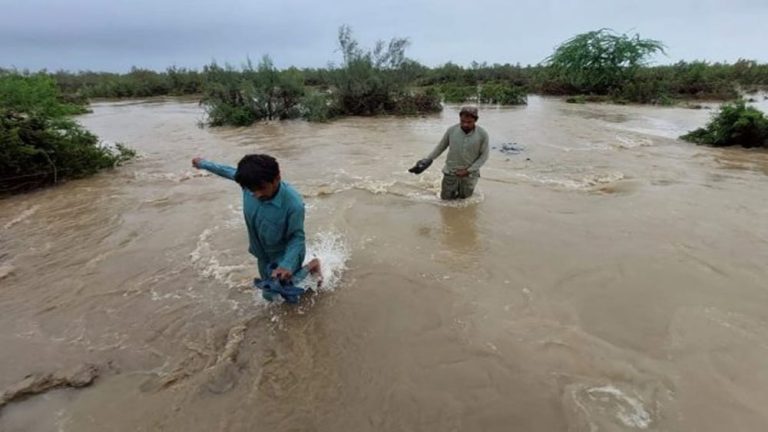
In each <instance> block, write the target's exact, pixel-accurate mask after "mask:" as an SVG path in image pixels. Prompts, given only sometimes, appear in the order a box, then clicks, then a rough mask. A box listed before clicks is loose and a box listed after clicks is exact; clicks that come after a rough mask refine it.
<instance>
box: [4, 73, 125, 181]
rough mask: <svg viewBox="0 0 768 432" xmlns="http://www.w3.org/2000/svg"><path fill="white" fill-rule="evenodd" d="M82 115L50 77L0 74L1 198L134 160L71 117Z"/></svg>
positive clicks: (80, 108)
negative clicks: (63, 95)
mask: <svg viewBox="0 0 768 432" xmlns="http://www.w3.org/2000/svg"><path fill="white" fill-rule="evenodd" d="M81 110H82V106H78V105H72V104H68V103H65V102H62V101H61V97H60V95H59V93H58V89H57V87H56V84H55V82H54V80H53V79H52V78H51V77H49V76H47V75H44V74H35V75H21V74H17V73H0V143H2V145H0V193H2V194H6V193H13V192H23V191H26V190H29V189H33V188H36V187H40V186H44V185H47V184H52V183H58V182H59V181H61V180H63V179H67V178H79V177H84V176H87V175H91V174H94V173H96V172H97V171H99V170H101V169H103V168H109V167H112V166H115V165H117V164H120V163H122V162H124V161H125V160H128V159H130V158H132V157H133V156H135V153H134V152H133V151H132V150H130V149H128V148H126V147H124V146H122V145H117V146H116V148H115V149H110V148H108V147H105V146H102V145H100V143H99V140H98V138H97V137H96V136H95V135H93V134H92V133H90V132H88V131H87V130H85V129H84V128H83V127H81V126H80V125H78V124H77V123H75V122H74V121H73V120H71V119H69V118H68V117H67V116H68V115H70V114H72V113H76V112H80V111H81Z"/></svg>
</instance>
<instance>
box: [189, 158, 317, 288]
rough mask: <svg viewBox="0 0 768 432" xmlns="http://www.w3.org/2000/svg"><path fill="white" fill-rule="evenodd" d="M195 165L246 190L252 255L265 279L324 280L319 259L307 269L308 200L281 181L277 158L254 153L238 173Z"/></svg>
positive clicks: (206, 163) (195, 161)
mask: <svg viewBox="0 0 768 432" xmlns="http://www.w3.org/2000/svg"><path fill="white" fill-rule="evenodd" d="M192 166H194V167H195V168H198V169H204V170H207V171H210V172H212V173H214V174H216V175H219V176H221V177H224V178H227V179H230V180H234V181H236V182H237V184H239V185H240V187H241V188H242V191H243V215H244V216H245V226H246V227H247V229H248V241H249V247H248V252H250V253H251V255H253V256H255V257H256V259H257V260H258V264H259V275H260V276H261V278H262V279H266V278H269V277H274V278H278V279H280V280H284V281H287V280H291V279H292V278H294V276H295V279H294V280H296V279H301V278H302V277H303V276H306V272H307V271H308V272H310V273H315V274H317V275H318V276H319V273H320V261H319V260H318V259H316V258H315V259H313V260H312V261H310V262H309V263H308V264H307V266H306V267H304V268H302V263H303V262H304V255H305V253H306V244H305V235H304V201H303V200H302V199H301V195H300V194H299V193H298V192H297V191H296V189H294V188H293V187H292V186H291V185H289V184H288V183H285V182H283V181H282V180H281V178H280V166H279V165H278V163H277V161H276V160H275V158H273V157H272V156H269V155H265V154H249V155H246V156H245V157H243V158H242V159H240V162H239V163H238V164H237V169H235V168H233V167H231V166H227V165H220V164H217V163H214V162H211V161H207V160H205V159H202V158H199V157H198V158H194V159H192ZM272 269H274V270H272Z"/></svg>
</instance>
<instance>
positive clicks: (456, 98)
mask: <svg viewBox="0 0 768 432" xmlns="http://www.w3.org/2000/svg"><path fill="white" fill-rule="evenodd" d="M440 93H441V94H442V96H443V100H445V101H446V102H448V103H462V102H467V101H470V100H473V99H476V98H477V86H476V85H472V86H467V85H457V84H453V83H451V84H443V85H441V86H440Z"/></svg>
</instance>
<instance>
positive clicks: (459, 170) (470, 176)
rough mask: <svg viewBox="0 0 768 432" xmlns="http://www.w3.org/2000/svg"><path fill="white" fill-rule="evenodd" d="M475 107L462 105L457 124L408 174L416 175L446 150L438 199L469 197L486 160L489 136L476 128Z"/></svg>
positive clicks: (449, 129) (447, 131)
mask: <svg viewBox="0 0 768 432" xmlns="http://www.w3.org/2000/svg"><path fill="white" fill-rule="evenodd" d="M477 119H478V115H477V108H475V107H469V106H465V107H462V108H461V111H460V112H459V120H460V121H459V123H458V124H456V125H453V126H451V127H449V128H448V130H446V131H445V134H444V135H443V139H441V140H440V142H439V143H438V144H437V147H435V149H434V150H432V153H430V154H429V156H427V157H426V158H425V159H422V160H420V161H419V162H417V163H416V166H414V167H413V168H411V169H410V170H409V171H410V172H412V173H414V174H419V173H421V172H422V171H424V170H425V169H427V168H428V167H429V165H431V164H432V161H434V160H435V159H436V158H437V157H438V156H440V155H441V154H442V153H443V152H444V151H445V150H446V149H448V156H447V157H446V159H445V166H444V167H443V185H442V189H441V192H440V198H442V199H444V200H452V199H463V198H469V197H470V196H472V193H474V191H475V185H477V180H478V179H479V178H480V167H482V166H483V164H485V162H486V161H487V160H488V153H489V149H488V133H487V132H486V131H485V129H483V128H481V127H480V126H477V124H476V123H477Z"/></svg>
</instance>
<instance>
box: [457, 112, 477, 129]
mask: <svg viewBox="0 0 768 432" xmlns="http://www.w3.org/2000/svg"><path fill="white" fill-rule="evenodd" d="M475 122H477V119H475V118H474V117H472V116H471V115H467V114H464V115H462V116H460V117H459V123H460V124H461V129H462V130H463V131H464V132H469V131H471V130H472V129H474V128H475Z"/></svg>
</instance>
